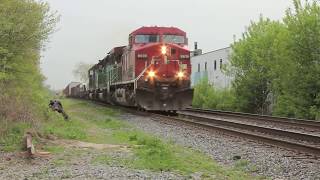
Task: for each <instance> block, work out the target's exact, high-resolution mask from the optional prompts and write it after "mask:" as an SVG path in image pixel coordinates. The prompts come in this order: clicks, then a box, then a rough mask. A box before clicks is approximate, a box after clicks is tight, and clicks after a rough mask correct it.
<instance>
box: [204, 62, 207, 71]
mask: <svg viewBox="0 0 320 180" xmlns="http://www.w3.org/2000/svg"><path fill="white" fill-rule="evenodd" d="M204 70H205V71H207V62H205V63H204Z"/></svg>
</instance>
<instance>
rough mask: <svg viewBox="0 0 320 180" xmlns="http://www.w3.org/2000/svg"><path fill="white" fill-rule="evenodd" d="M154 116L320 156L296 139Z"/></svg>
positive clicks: (207, 123)
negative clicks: (290, 139)
mask: <svg viewBox="0 0 320 180" xmlns="http://www.w3.org/2000/svg"><path fill="white" fill-rule="evenodd" d="M155 116H156V117H161V118H164V119H171V120H175V121H180V122H184V123H187V124H191V125H196V126H201V127H204V128H209V129H214V130H218V131H222V132H226V133H227V134H230V135H233V136H237V137H243V138H247V139H252V140H255V141H261V142H264V143H266V144H270V145H273V146H278V147H282V148H285V149H288V150H293V151H295V152H297V151H298V152H304V153H309V154H313V155H316V156H317V157H320V147H316V146H311V145H307V144H304V143H299V142H296V141H288V140H284V139H281V138H276V137H270V136H265V135H261V134H259V133H256V132H248V131H245V130H242V129H235V128H230V127H225V126H223V125H220V124H213V123H210V122H208V121H194V120H191V119H185V118H181V117H168V116H163V115H158V114H156V115H155Z"/></svg>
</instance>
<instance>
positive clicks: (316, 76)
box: [194, 0, 320, 120]
mask: <svg viewBox="0 0 320 180" xmlns="http://www.w3.org/2000/svg"><path fill="white" fill-rule="evenodd" d="M293 3H294V8H293V9H288V10H287V11H286V14H285V17H284V18H283V19H282V20H281V21H272V20H270V19H268V18H264V17H260V19H259V21H258V22H252V23H251V24H250V26H249V27H248V28H247V30H246V32H245V33H243V36H242V38H241V39H240V40H238V41H236V42H234V43H233V44H232V49H233V53H232V57H231V64H230V66H229V67H228V68H227V73H230V74H232V76H234V77H235V79H234V81H233V84H232V87H231V89H228V90H215V88H213V87H207V88H209V89H212V90H208V89H206V90H204V88H203V87H204V86H206V84H208V83H207V82H206V81H204V82H202V83H200V84H199V85H198V86H197V87H196V88H195V91H196V93H195V99H194V105H195V106H198V107H204V108H218V109H219V108H220V109H227V110H234V111H242V112H248V113H259V114H268V113H272V114H273V115H280V116H287V117H295V118H307V119H318V120H319V119H320V5H319V2H317V1H312V2H310V1H305V2H303V3H302V2H301V1H300V0H294V1H293ZM213 91H215V92H214V93H213ZM203 92H204V93H208V92H210V93H211V94H212V93H213V94H215V95H211V96H214V97H217V96H218V95H219V93H220V95H221V96H222V97H224V98H225V99H223V98H222V99H215V98H210V96H208V98H204V99H201V98H200V99H199V96H200V95H199V94H202V93H203ZM208 104H209V105H208Z"/></svg>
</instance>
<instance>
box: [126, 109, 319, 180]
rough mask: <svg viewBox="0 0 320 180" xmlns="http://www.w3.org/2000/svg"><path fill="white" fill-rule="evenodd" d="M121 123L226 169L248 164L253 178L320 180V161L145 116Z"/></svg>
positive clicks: (135, 116) (129, 116)
mask: <svg viewBox="0 0 320 180" xmlns="http://www.w3.org/2000/svg"><path fill="white" fill-rule="evenodd" d="M121 119H123V120H125V121H127V122H129V123H131V124H133V125H135V126H136V127H137V128H138V129H141V130H143V131H145V132H147V133H150V134H154V135H156V136H159V137H161V138H165V139H168V140H171V141H174V142H175V143H177V144H180V145H183V146H186V147H192V148H194V149H197V150H200V151H202V152H204V153H206V154H208V155H209V156H211V157H212V158H213V159H214V160H216V161H217V162H219V164H221V165H224V166H229V167H232V166H234V165H237V163H239V160H235V158H236V159H239V157H240V158H241V161H248V162H249V165H248V167H250V168H249V171H251V173H252V174H257V175H262V176H266V177H271V178H272V179H290V180H292V179H299V180H300V179H308V180H309V179H310V180H313V179H320V171H319V169H320V162H319V161H316V160H310V159H309V158H307V157H306V156H305V155H299V156H297V155H296V154H295V153H293V152H290V151H289V150H285V149H282V148H278V147H273V146H270V145H266V144H261V143H257V142H254V141H251V140H247V139H243V138H238V137H233V136H229V135H227V134H224V133H222V132H218V131H208V130H204V129H202V128H198V127H194V126H191V125H187V124H183V123H177V122H172V121H164V120H157V119H155V118H152V117H151V116H146V115H144V116H143V115H135V114H131V113H123V114H122V115H121Z"/></svg>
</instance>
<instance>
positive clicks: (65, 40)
mask: <svg viewBox="0 0 320 180" xmlns="http://www.w3.org/2000/svg"><path fill="white" fill-rule="evenodd" d="M47 1H48V2H49V4H50V5H51V8H52V10H56V11H58V13H59V14H60V15H61V21H60V22H59V24H58V27H57V28H58V31H57V32H56V33H54V34H53V35H52V36H51V38H50V43H49V44H48V47H47V50H46V51H45V52H43V54H42V59H41V68H42V71H43V73H44V75H45V76H46V77H47V81H46V83H47V84H49V85H50V86H51V87H52V88H53V89H61V88H63V87H64V86H66V85H67V84H68V83H69V82H70V81H74V80H76V79H75V78H74V77H73V75H72V70H73V69H74V66H75V64H77V63H78V62H86V63H96V62H97V61H98V60H99V59H101V58H103V57H104V56H105V55H106V53H107V52H108V51H109V50H110V49H111V48H112V47H114V46H120V45H126V44H127V39H128V34H129V33H130V32H132V31H133V30H135V29H137V28H139V27H141V26H154V25H157V26H175V27H179V28H181V29H182V30H184V31H186V32H187V35H188V37H189V47H190V48H191V49H193V42H194V41H197V42H198V46H199V48H201V49H203V51H204V52H207V51H211V50H215V49H219V48H223V47H227V46H229V45H230V43H231V42H232V41H233V35H236V37H240V36H241V34H242V32H244V30H245V26H248V25H249V24H250V21H251V20H257V19H258V18H259V15H260V14H263V16H265V17H269V18H270V19H274V20H279V19H281V18H282V17H283V16H284V14H285V10H286V9H287V8H288V7H290V6H291V4H292V1H291V0H241V1H239V0H219V1H218V0H112V1H111V0H47Z"/></svg>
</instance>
